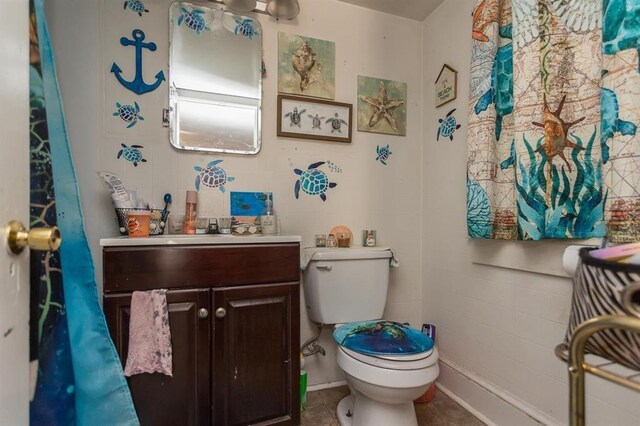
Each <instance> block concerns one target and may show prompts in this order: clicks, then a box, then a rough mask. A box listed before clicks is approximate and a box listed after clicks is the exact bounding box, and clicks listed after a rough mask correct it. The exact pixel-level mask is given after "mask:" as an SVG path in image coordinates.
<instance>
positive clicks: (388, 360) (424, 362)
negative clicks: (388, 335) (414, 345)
mask: <svg viewBox="0 0 640 426" xmlns="http://www.w3.org/2000/svg"><path fill="white" fill-rule="evenodd" d="M339 348H340V351H342V352H344V353H345V354H346V355H348V356H349V357H351V358H353V359H355V360H357V361H360V362H362V363H364V364H367V365H370V366H372V367H378V368H384V369H387V370H422V369H425V368H428V367H431V366H432V365H434V364H436V363H437V362H438V350H437V349H436V348H435V346H434V347H433V348H431V349H429V350H428V351H427V352H423V353H418V354H412V355H395V356H391V355H384V356H380V355H378V356H374V355H366V354H362V353H358V352H356V351H353V350H351V349H348V348H345V347H344V346H339Z"/></svg>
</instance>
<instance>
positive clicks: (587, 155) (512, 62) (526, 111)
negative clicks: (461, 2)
mask: <svg viewBox="0 0 640 426" xmlns="http://www.w3.org/2000/svg"><path fill="white" fill-rule="evenodd" d="M472 37H473V56H472V63H471V90H470V99H469V134H468V144H469V147H468V161H467V163H468V169H467V177H468V181H467V194H468V197H467V219H468V233H469V236H470V237H472V238H494V239H510V240H513V239H524V240H540V239H546V238H556V239H570V238H590V237H602V236H604V235H605V234H607V235H608V236H609V238H610V240H611V241H613V242H627V241H638V240H640V155H639V153H640V135H639V134H638V132H637V125H638V123H640V104H638V102H637V99H638V97H639V96H640V68H639V66H638V49H639V48H640V44H639V40H640V0H605V1H604V2H603V1H602V0H476V3H475V8H474V12H473V32H472Z"/></svg>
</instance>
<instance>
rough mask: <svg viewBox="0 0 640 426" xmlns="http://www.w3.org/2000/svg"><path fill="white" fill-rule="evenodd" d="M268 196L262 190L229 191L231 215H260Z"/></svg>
mask: <svg viewBox="0 0 640 426" xmlns="http://www.w3.org/2000/svg"><path fill="white" fill-rule="evenodd" d="M268 197H269V194H268V193H264V192H235V191H231V194H230V200H231V216H261V215H262V214H263V212H264V209H265V204H266V203H265V201H266V200H267V198H268ZM272 197H273V196H272ZM272 200H273V198H272Z"/></svg>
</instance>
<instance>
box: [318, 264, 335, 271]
mask: <svg viewBox="0 0 640 426" xmlns="http://www.w3.org/2000/svg"><path fill="white" fill-rule="evenodd" d="M316 268H318V269H324V270H325V271H330V270H332V269H333V266H331V265H318V266H316Z"/></svg>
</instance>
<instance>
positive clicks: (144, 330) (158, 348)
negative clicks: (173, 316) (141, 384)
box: [124, 290, 173, 377]
mask: <svg viewBox="0 0 640 426" xmlns="http://www.w3.org/2000/svg"><path fill="white" fill-rule="evenodd" d="M166 293H167V290H151V291H134V292H133V295H132V296H131V320H130V323H129V353H128V354H127V364H126V366H125V368H124V374H125V376H127V377H129V376H133V375H134V374H140V373H162V374H166V375H168V376H173V373H172V349H171V330H170V329H169V307H168V306H167V295H166Z"/></svg>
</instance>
